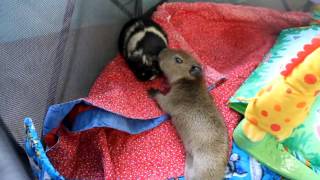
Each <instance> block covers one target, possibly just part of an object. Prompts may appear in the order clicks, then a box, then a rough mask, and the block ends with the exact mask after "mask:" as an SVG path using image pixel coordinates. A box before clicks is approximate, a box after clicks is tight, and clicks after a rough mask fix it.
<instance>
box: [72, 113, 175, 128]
mask: <svg viewBox="0 0 320 180" xmlns="http://www.w3.org/2000/svg"><path fill="white" fill-rule="evenodd" d="M168 118H169V117H168V116H167V115H163V116H160V117H159V118H154V119H149V120H139V119H130V118H126V117H123V116H120V115H117V114H114V113H112V112H107V111H105V110H103V109H92V110H89V111H86V112H83V113H81V114H79V115H78V116H77V117H76V119H75V122H74V124H73V127H72V131H83V130H87V129H90V128H92V127H110V128H113V129H117V130H120V131H124V132H127V133H130V134H139V133H141V132H143V131H147V130H149V129H152V128H154V127H157V126H158V125H159V124H161V123H162V122H163V121H165V120H167V119H168Z"/></svg>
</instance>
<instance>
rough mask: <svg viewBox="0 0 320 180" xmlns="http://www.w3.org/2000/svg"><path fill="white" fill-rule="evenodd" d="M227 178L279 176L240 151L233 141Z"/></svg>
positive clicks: (264, 179) (257, 179) (266, 179)
mask: <svg viewBox="0 0 320 180" xmlns="http://www.w3.org/2000/svg"><path fill="white" fill-rule="evenodd" d="M225 179H228V180H280V179H281V177H280V176H279V175H278V174H276V173H274V172H272V171H271V170H270V169H268V168H267V167H265V166H264V165H262V164H260V163H259V162H258V161H256V160H255V159H254V158H253V157H251V156H250V155H248V154H247V153H246V152H244V151H242V150H241V149H240V148H239V147H238V146H237V145H236V144H235V143H233V145H232V152H231V155H230V158H229V162H228V166H227V168H226V175H225Z"/></svg>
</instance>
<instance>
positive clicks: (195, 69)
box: [189, 65, 202, 77]
mask: <svg viewBox="0 0 320 180" xmlns="http://www.w3.org/2000/svg"><path fill="white" fill-rule="evenodd" d="M189 73H190V74H191V75H192V76H194V77H201V76H202V68H201V67H200V66H198V65H192V66H191V68H190V70H189Z"/></svg>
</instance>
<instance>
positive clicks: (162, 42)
mask: <svg viewBox="0 0 320 180" xmlns="http://www.w3.org/2000/svg"><path fill="white" fill-rule="evenodd" d="M118 43H119V44H118V45H119V47H118V48H119V52H120V54H121V55H122V56H123V57H124V59H125V60H126V62H127V64H128V66H129V68H130V69H131V70H132V71H133V73H134V74H135V76H136V77H137V79H138V80H140V81H148V80H153V79H154V78H156V77H157V75H159V74H161V70H160V68H159V63H158V55H159V53H160V51H161V50H163V49H165V48H166V47H167V45H168V39H167V35H166V33H165V32H164V31H163V30H162V28H161V27H160V26H159V25H158V24H157V23H156V22H154V21H153V20H151V19H149V18H134V19H132V20H130V21H129V22H127V23H126V24H125V25H124V26H123V28H122V30H121V33H120V36H119V42H118Z"/></svg>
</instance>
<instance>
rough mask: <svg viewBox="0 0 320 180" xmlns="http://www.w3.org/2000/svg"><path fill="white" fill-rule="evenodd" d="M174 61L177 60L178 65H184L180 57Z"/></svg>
mask: <svg viewBox="0 0 320 180" xmlns="http://www.w3.org/2000/svg"><path fill="white" fill-rule="evenodd" d="M174 59H175V60H176V63H178V64H181V63H183V60H182V59H181V58H179V57H175V58H174Z"/></svg>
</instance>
